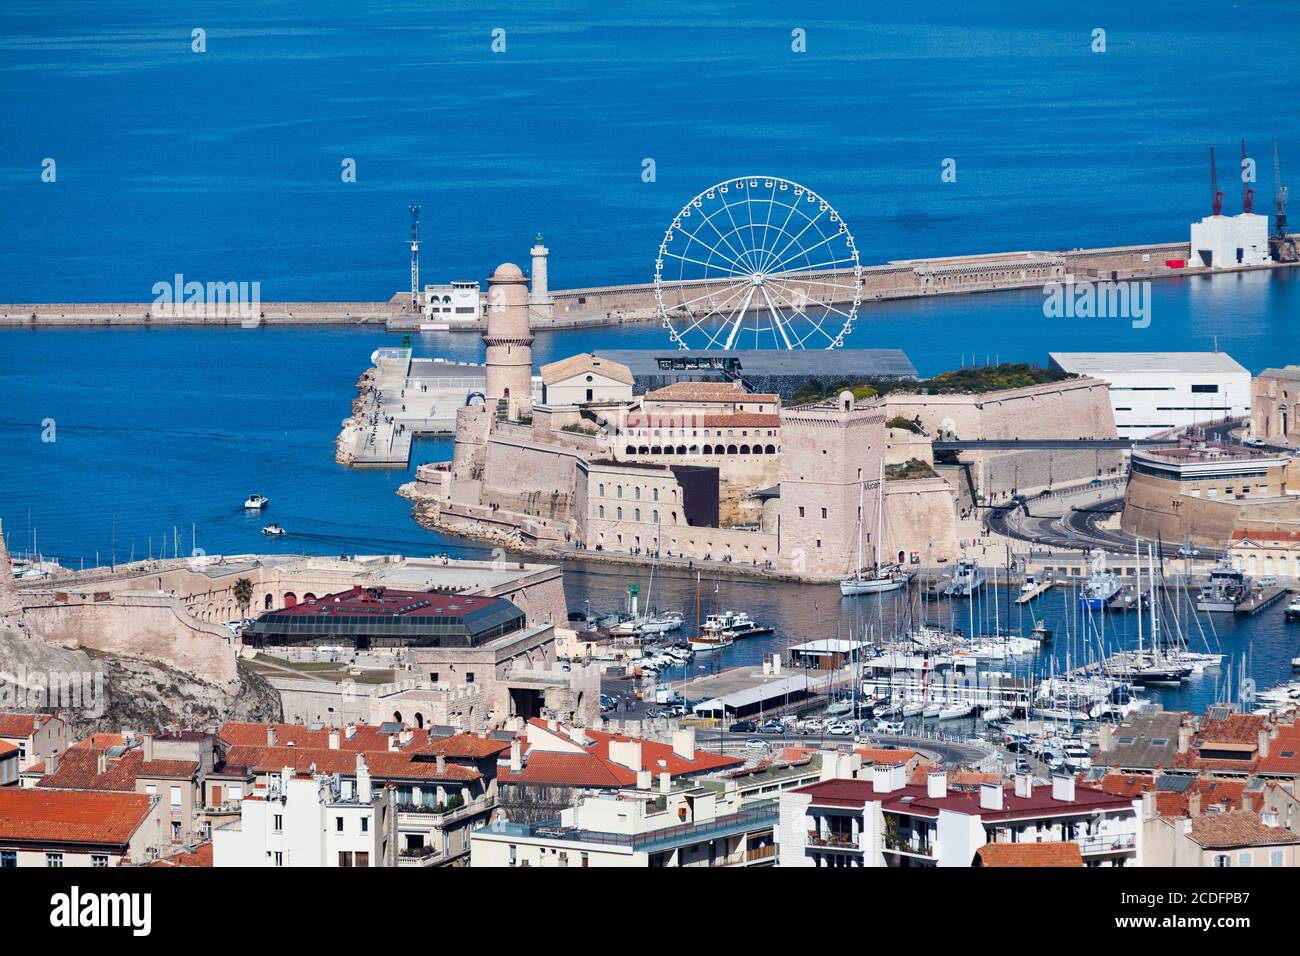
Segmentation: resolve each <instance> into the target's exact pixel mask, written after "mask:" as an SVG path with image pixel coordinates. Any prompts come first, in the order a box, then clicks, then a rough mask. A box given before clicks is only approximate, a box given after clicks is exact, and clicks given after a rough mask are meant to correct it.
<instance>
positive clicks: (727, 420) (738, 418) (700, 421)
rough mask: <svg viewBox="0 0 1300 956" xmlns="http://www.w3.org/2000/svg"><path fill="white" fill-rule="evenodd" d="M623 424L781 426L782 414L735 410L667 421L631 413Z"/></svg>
mask: <svg viewBox="0 0 1300 956" xmlns="http://www.w3.org/2000/svg"><path fill="white" fill-rule="evenodd" d="M622 425H623V427H624V428H661V427H667V428H733V427H734V428H780V427H781V416H780V415H769V414H766V413H763V414H760V413H758V412H734V413H732V414H730V415H692V416H691V417H690V418H689V419H682V420H680V421H674V422H665V421H664V420H663V418H662V416H658V415H629V416H627V418H626V419H624V420H623V422H622ZM736 437H741V436H736ZM669 440H670V441H671V440H672V439H671V438H670V439H669Z"/></svg>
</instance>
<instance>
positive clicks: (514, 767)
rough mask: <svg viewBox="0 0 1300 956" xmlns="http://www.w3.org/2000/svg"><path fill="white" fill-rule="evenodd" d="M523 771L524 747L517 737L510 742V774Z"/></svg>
mask: <svg viewBox="0 0 1300 956" xmlns="http://www.w3.org/2000/svg"><path fill="white" fill-rule="evenodd" d="M523 769H524V745H523V743H522V742H521V741H520V739H519V738H518V737H516V738H515V739H514V740H512V741H510V772H511V773H518V772H519V771H521V770H523Z"/></svg>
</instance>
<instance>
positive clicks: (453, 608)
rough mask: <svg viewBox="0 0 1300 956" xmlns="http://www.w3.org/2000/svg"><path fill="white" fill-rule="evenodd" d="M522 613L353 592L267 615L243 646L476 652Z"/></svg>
mask: <svg viewBox="0 0 1300 956" xmlns="http://www.w3.org/2000/svg"><path fill="white" fill-rule="evenodd" d="M524 624H525V616H524V612H523V611H521V610H519V608H517V607H515V606H514V605H513V604H511V603H510V602H509V601H507V600H505V599H504V598H494V597H471V596H469V595H464V594H439V593H436V592H432V591H400V590H397V589H396V588H386V587H362V586H356V587H352V588H349V589H348V590H346V591H340V592H339V593H337V594H327V595H325V596H324V597H321V598H317V599H315V600H314V601H311V602H303V603H300V604H295V605H293V606H291V607H285V608H281V609H279V610H275V611H268V612H266V613H265V614H263V615H262V616H261V617H259V618H258V619H257V621H255V622H254V623H253V624H252V625H251V626H250V627H249V628H248V630H247V631H245V632H244V641H245V643H249V644H253V645H255V646H258V647H261V646H263V645H271V646H275V645H285V644H298V645H303V644H306V645H311V644H340V643H347V644H352V645H354V646H356V647H357V648H358V649H363V650H364V649H368V648H371V647H477V646H478V645H480V644H485V643H487V642H488V641H491V640H493V639H494V638H498V637H501V636H503V635H506V634H510V633H513V632H515V631H518V630H520V629H522V628H523V627H524Z"/></svg>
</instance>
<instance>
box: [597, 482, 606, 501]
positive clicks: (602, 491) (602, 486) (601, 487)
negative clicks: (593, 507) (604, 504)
mask: <svg viewBox="0 0 1300 956" xmlns="http://www.w3.org/2000/svg"><path fill="white" fill-rule="evenodd" d="M596 487H597V488H598V489H599V491H598V492H597V494H599V495H600V497H602V498H604V497H605V483H604V482H603V481H602V482H601V483H600V484H599V485H597V486H596Z"/></svg>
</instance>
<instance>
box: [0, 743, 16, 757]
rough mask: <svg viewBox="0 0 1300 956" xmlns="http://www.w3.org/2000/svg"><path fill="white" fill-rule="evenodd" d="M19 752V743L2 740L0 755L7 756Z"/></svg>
mask: <svg viewBox="0 0 1300 956" xmlns="http://www.w3.org/2000/svg"><path fill="white" fill-rule="evenodd" d="M16 753H18V745H17V744H11V743H10V742H9V741H7V740H0V757H7V756H9V755H10V754H16Z"/></svg>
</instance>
